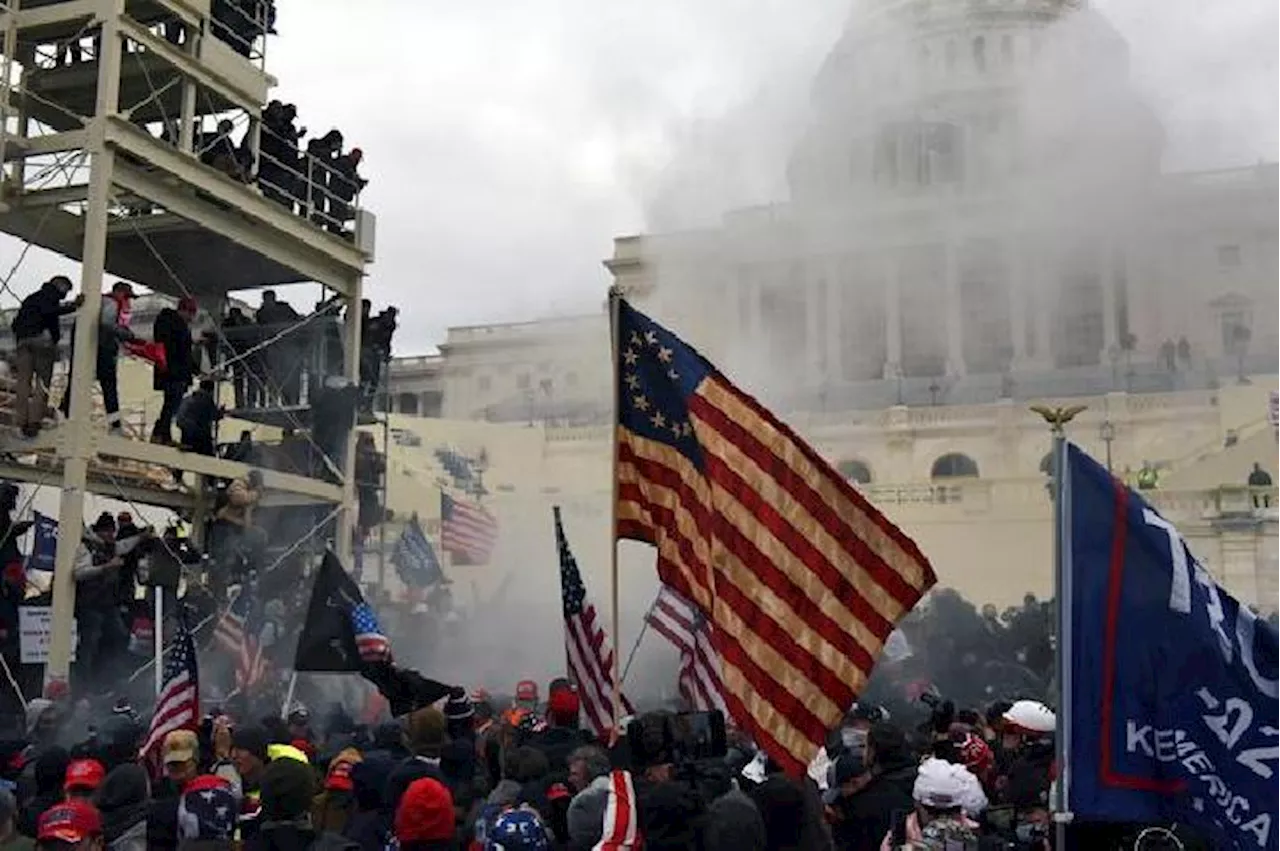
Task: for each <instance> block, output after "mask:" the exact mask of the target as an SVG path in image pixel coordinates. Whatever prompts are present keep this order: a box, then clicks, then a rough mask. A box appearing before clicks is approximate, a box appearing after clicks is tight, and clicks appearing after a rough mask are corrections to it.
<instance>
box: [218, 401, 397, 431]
mask: <svg viewBox="0 0 1280 851" xmlns="http://www.w3.org/2000/svg"><path fill="white" fill-rule="evenodd" d="M226 415H227V416H228V417H230V418H232V419H237V420H244V421H245V422H250V423H255V424H257V425H264V426H270V427H272V428H278V429H309V428H311V406H310V405H276V406H266V407H261V408H232V409H230V410H228V411H227V414H226ZM381 423H382V418H381V417H379V416H378V415H377V414H366V413H358V414H356V425H357V426H371V425H380V424H381Z"/></svg>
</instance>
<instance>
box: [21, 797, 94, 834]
mask: <svg viewBox="0 0 1280 851" xmlns="http://www.w3.org/2000/svg"><path fill="white" fill-rule="evenodd" d="M101 834H102V816H101V815H99V814H98V809H97V808H96V807H95V806H94V805H93V804H90V803H89V802H88V801H79V800H76V801H64V802H63V803H61V804H57V805H56V806H53V807H50V808H49V809H47V810H45V811H44V815H42V816H40V821H39V822H38V823H37V826H36V839H37V841H39V842H47V841H49V840H51V839H52V840H55V841H57V842H69V843H71V844H72V845H76V844H79V843H81V842H83V841H84V840H85V838H86V837H90V836H100V835H101Z"/></svg>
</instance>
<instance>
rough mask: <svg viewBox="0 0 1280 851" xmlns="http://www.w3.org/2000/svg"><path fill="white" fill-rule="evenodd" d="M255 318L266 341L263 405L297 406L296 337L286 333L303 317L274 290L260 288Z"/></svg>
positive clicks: (299, 382) (299, 380) (299, 377)
mask: <svg viewBox="0 0 1280 851" xmlns="http://www.w3.org/2000/svg"><path fill="white" fill-rule="evenodd" d="M256 318H257V321H258V329H259V332H260V333H261V335H262V341H261V342H262V343H266V344H267V345H266V346H265V348H264V350H263V357H264V360H265V365H266V369H265V373H266V397H267V398H266V400H265V401H264V403H263V404H265V405H273V404H279V405H283V406H285V407H290V406H293V405H297V404H298V401H299V399H300V397H301V395H302V372H301V370H300V369H299V368H298V346H297V338H296V337H295V336H294V335H293V334H291V333H289V332H290V330H291V329H292V328H293V326H295V325H297V324H298V323H299V322H301V321H302V317H301V316H299V315H298V311H296V310H294V309H293V306H292V305H290V304H289V303H288V302H284V301H280V300H279V298H277V297H276V293H275V290H263V292H262V306H261V307H259V308H258V313H257V317H256ZM268 340H269V341H271V342H270V343H267V341H268Z"/></svg>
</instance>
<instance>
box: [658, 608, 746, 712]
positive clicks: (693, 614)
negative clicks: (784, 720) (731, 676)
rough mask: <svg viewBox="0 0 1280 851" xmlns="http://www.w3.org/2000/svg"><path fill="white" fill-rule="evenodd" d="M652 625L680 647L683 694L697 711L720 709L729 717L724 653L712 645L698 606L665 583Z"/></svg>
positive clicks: (680, 687) (680, 680)
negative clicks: (723, 675)
mask: <svg viewBox="0 0 1280 851" xmlns="http://www.w3.org/2000/svg"><path fill="white" fill-rule="evenodd" d="M649 626H651V627H653V630H654V632H656V633H658V634H659V635H661V636H662V637H663V638H665V639H666V640H667V641H670V642H671V643H672V645H674V646H675V648H676V650H678V651H680V676H679V679H678V680H677V684H678V687H679V689H680V696H681V697H683V698H684V699H685V701H686V702H687V703H688V704H689V707H690V708H691V709H693V710H694V711H695V712H710V711H711V710H713V709H718V710H720V711H721V712H723V713H724V715H725V717H728V715H729V710H728V708H727V707H726V706H725V704H724V683H722V682H721V681H720V657H719V656H717V655H716V651H715V648H714V647H712V646H711V629H710V626H709V625H708V624H707V619H706V618H704V617H703V616H702V614H701V613H700V612H699V611H698V609H697V607H696V606H694V605H693V604H692V603H690V602H689V601H688V600H686V599H685V598H684V597H681V596H680V595H679V594H677V593H676V592H675V591H672V590H671V589H670V588H667V587H666V586H665V585H664V586H663V587H662V590H661V591H659V592H658V598H657V599H656V600H654V601H653V608H652V609H650V610H649Z"/></svg>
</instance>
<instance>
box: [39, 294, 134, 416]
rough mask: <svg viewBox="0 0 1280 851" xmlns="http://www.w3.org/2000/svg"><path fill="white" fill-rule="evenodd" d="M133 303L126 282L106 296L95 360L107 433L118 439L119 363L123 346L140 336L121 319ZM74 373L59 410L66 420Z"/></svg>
mask: <svg viewBox="0 0 1280 851" xmlns="http://www.w3.org/2000/svg"><path fill="white" fill-rule="evenodd" d="M132 301H133V287H132V286H130V285H129V284H127V283H125V282H124V281H116V283H115V284H114V285H113V286H112V287H111V292H109V293H107V294H106V295H104V296H103V297H102V308H101V310H99V311H98V348H97V354H96V356H95V358H94V377H95V378H96V379H97V380H98V386H99V387H100V388H101V389H102V407H103V410H104V411H105V413H106V415H107V430H108V431H109V432H110V433H111V434H113V435H115V436H117V437H122V436H123V435H124V429H123V428H122V427H121V423H120V383H119V377H118V373H117V369H118V364H117V360H118V359H119V357H120V344H121V343H126V342H134V341H137V339H138V336H137V335H136V334H134V333H133V331H132V330H130V328H129V326H128V325H126V324H124V323H123V322H121V320H120V317H121V316H127V315H128V314H129V312H130V303H131V302H132ZM75 358H76V350H75V329H74V327H73V328H72V331H71V362H72V363H75ZM71 378H72V376H71V374H70V373H68V374H67V388H66V391H65V392H64V393H63V394H62V404H61V405H59V406H58V409H59V410H60V411H62V415H63V416H64V417H69V416H71Z"/></svg>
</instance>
